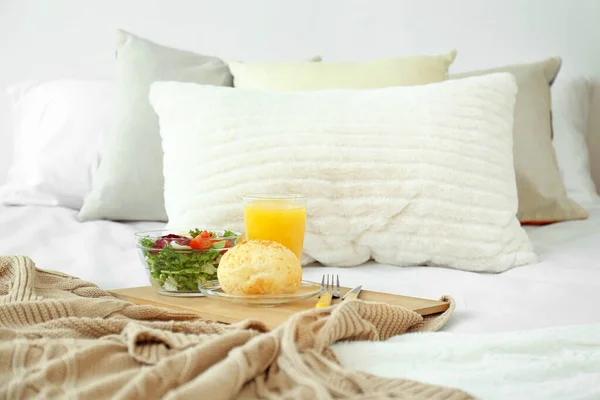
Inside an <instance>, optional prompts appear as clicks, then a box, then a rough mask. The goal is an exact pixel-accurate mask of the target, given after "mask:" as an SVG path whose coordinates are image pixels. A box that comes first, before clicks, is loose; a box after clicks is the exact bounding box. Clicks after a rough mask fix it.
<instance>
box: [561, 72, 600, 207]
mask: <svg viewBox="0 0 600 400" xmlns="http://www.w3.org/2000/svg"><path fill="white" fill-rule="evenodd" d="M591 95H592V87H591V84H590V82H589V80H588V79H586V78H583V77H578V78H568V79H563V80H557V81H556V82H555V83H554V84H553V85H552V126H553V131H554V138H553V140H552V143H553V145H554V148H555V151H556V158H557V160H558V166H559V169H560V172H561V175H562V179H563V182H564V184H565V187H566V189H567V194H568V196H569V197H570V198H571V199H573V200H575V201H576V202H578V203H579V204H581V205H582V206H583V207H585V208H591V207H594V206H596V205H598V204H600V196H598V193H597V191H596V185H595V184H594V181H593V180H592V173H591V171H590V160H589V153H588V146H587V128H588V120H589V111H590V102H591Z"/></svg>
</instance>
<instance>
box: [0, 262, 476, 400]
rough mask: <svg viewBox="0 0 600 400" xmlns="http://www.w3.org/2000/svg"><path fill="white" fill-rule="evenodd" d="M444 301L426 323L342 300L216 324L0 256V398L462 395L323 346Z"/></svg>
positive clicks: (395, 324) (400, 326) (426, 326)
mask: <svg viewBox="0 0 600 400" xmlns="http://www.w3.org/2000/svg"><path fill="white" fill-rule="evenodd" d="M448 301H451V299H448ZM451 306H452V304H451ZM452 308H453V307H450V310H449V311H447V312H446V313H444V314H442V315H439V316H436V317H432V318H430V319H425V320H424V319H423V318H422V317H421V316H419V315H418V314H416V313H413V312H412V311H408V310H406V309H403V308H400V307H394V306H389V305H385V304H375V303H365V302H362V301H349V302H347V303H343V304H341V305H339V306H333V307H328V308H325V309H314V310H309V311H306V312H303V313H299V314H297V315H296V316H294V317H292V318H291V319H290V320H289V321H288V322H287V323H285V324H284V325H282V326H280V327H279V328H277V329H275V330H273V331H270V332H269V331H267V329H266V328H265V326H264V325H263V324H262V323H261V322H258V321H250V320H249V321H244V322H240V323H238V324H233V325H224V324H219V323H214V322H210V321H205V320H201V319H199V318H197V316H195V315H193V314H188V313H183V312H177V311H171V310H167V309H161V308H157V307H152V306H142V305H134V304H131V303H128V302H125V301H122V300H118V299H115V298H114V297H112V296H111V295H109V294H108V293H106V292H104V291H103V290H101V289H99V288H98V287H96V286H94V285H92V284H90V283H88V282H85V281H82V280H80V279H78V278H74V277H71V276H68V275H65V274H62V273H58V272H52V271H44V270H40V269H37V268H35V266H34V263H33V262H32V261H31V260H30V259H29V258H27V257H20V256H16V257H0V398H6V399H25V398H36V399H86V400H87V399H108V398H112V399H158V398H164V399H201V398H204V399H214V400H218V399H233V398H241V399H258V398H264V399H311V400H312V399H334V398H337V399H341V398H346V399H382V398H396V399H470V398H472V397H471V396H469V395H468V394H466V393H464V392H462V391H459V390H455V389H449V388H442V387H436V386H432V385H427V384H423V383H418V382H414V381H409V380H398V379H386V378H380V377H376V376H373V375H369V374H366V373H361V372H356V371H348V370H345V369H344V368H343V367H342V366H340V365H339V363H338V362H337V361H336V359H335V355H334V354H333V352H332V351H331V350H330V348H329V346H330V345H331V344H332V343H334V342H336V341H340V340H385V339H387V338H389V337H390V336H392V335H397V334H400V333H403V332H409V331H427V330H437V329H439V328H440V327H441V326H443V325H444V323H445V322H446V321H447V319H448V318H449V316H450V314H451V312H452Z"/></svg>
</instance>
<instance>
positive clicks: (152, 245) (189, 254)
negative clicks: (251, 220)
mask: <svg viewBox="0 0 600 400" xmlns="http://www.w3.org/2000/svg"><path fill="white" fill-rule="evenodd" d="M205 232H206V233H205ZM207 233H211V235H210V236H207ZM241 241H242V234H241V233H239V232H231V231H224V230H206V231H200V230H194V231H193V232H192V231H189V232H183V233H182V232H175V231H168V230H156V231H145V232H137V233H136V234H135V242H136V248H137V251H138V254H139V256H140V260H141V261H142V264H143V265H144V268H145V269H146V272H147V273H148V279H149V280H150V284H151V285H152V287H153V288H154V289H156V291H157V292H158V293H159V294H163V295H167V296H184V297H193V296H202V293H201V292H200V290H199V289H198V285H201V284H203V283H205V282H208V281H211V280H215V279H217V268H218V266H219V261H220V260H221V256H222V255H223V254H224V253H225V252H227V250H228V249H230V248H231V247H233V246H235V245H236V244H238V243H241Z"/></svg>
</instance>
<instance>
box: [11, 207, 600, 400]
mask: <svg viewBox="0 0 600 400" xmlns="http://www.w3.org/2000/svg"><path fill="white" fill-rule="evenodd" d="M75 215H76V211H75V210H70V209H66V208H57V207H40V206H22V207H7V206H0V226H1V227H2V229H1V230H0V249H1V253H2V254H27V255H29V256H30V257H31V258H32V259H33V260H34V261H35V262H36V264H37V267H39V268H43V269H59V270H60V271H61V272H64V273H67V274H70V275H73V276H77V277H79V278H81V279H84V280H87V281H91V282H94V283H96V284H97V285H99V286H100V287H101V288H104V289H114V288H125V287H132V286H145V285H147V284H148V281H147V277H146V275H145V272H144V271H143V268H142V264H141V262H140V261H139V259H138V255H137V254H136V250H135V249H134V247H133V243H134V240H133V233H134V232H136V231H139V230H148V229H162V228H163V226H164V224H163V223H156V222H137V223H120V222H114V221H92V222H86V223H80V222H78V221H76V219H75ZM527 233H528V234H529V237H530V238H531V240H532V242H533V243H534V246H535V249H536V251H537V252H538V254H539V256H540V262H539V263H537V264H534V265H530V266H525V267H519V268H514V269H512V270H510V271H507V272H504V273H502V274H481V273H473V272H465V271H459V270H453V269H446V268H434V267H427V268H424V267H408V268H402V267H397V266H391V265H383V264H376V263H372V262H370V263H367V264H365V265H361V266H358V267H352V268H331V267H324V266H309V267H305V268H304V279H308V280H314V281H319V280H320V277H321V274H324V273H338V274H340V277H341V280H342V283H343V284H344V285H347V286H355V285H363V288H364V289H368V290H378V291H383V292H389V293H396V294H402V295H407V296H415V297H425V298H434V299H435V298H439V297H441V296H442V295H449V296H451V297H453V298H454V300H455V301H456V309H455V311H454V314H453V315H452V317H451V318H450V320H449V322H448V324H447V325H446V326H445V327H444V330H443V332H437V333H418V334H409V335H401V336H397V337H394V338H391V339H389V340H388V341H387V342H379V343H367V342H353V343H343V342H342V343H338V344H335V345H334V346H333V350H334V352H335V354H336V356H337V358H338V360H339V361H340V362H341V363H342V365H343V366H344V367H346V368H349V369H351V370H357V371H364V372H369V373H373V374H376V375H378V376H382V377H388V378H404V379H405V378H409V379H415V380H418V381H420V382H424V383H430V384H437V385H446V386H450V387H457V388H461V389H463V390H466V391H468V392H470V393H473V394H475V395H477V396H480V397H481V398H486V399H505V398H511V399H533V398H539V399H564V398H580V399H594V398H597V395H598V392H597V390H598V387H600V375H599V374H598V373H597V371H598V370H600V351H599V350H597V349H598V348H600V347H599V346H600V343H599V342H598V338H600V312H599V311H598V292H599V291H600V268H599V265H598V259H599V256H600V250H599V248H598V246H597V243H598V241H599V240H600V207H597V208H595V209H592V210H591V211H590V217H589V219H588V220H585V221H571V222H565V223H560V224H554V225H549V226H543V227H528V228H527ZM451 334H454V335H453V336H449V335H451ZM548 374H552V376H553V380H552V381H551V382H549V381H548ZM532 393H535V395H533V394H532ZM574 394H577V396H575V397H573V395H574Z"/></svg>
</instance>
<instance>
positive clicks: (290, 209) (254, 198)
mask: <svg viewBox="0 0 600 400" xmlns="http://www.w3.org/2000/svg"><path fill="white" fill-rule="evenodd" d="M244 224H245V230H246V232H245V236H246V239H247V240H253V239H262V240H272V241H274V242H278V243H281V244H282V245H284V246H285V247H287V248H288V249H290V250H291V251H292V252H293V253H294V254H296V256H297V257H298V258H300V257H301V256H302V247H303V246H304V230H305V228H306V196H302V195H296V194H256V195H247V196H244Z"/></svg>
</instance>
